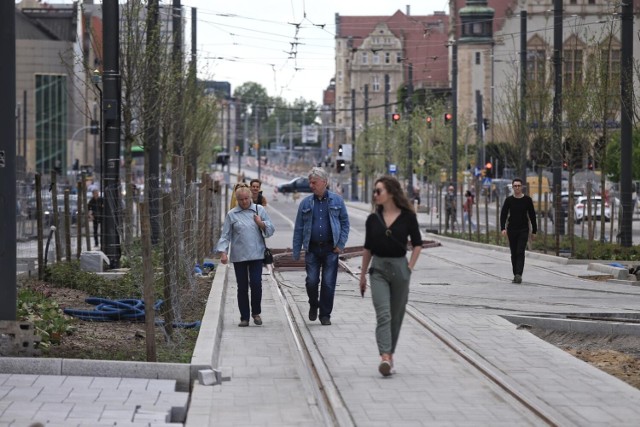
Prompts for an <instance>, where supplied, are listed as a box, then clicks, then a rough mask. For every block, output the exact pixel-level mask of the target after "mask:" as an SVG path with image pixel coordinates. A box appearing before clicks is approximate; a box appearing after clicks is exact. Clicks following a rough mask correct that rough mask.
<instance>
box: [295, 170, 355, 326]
mask: <svg viewBox="0 0 640 427" xmlns="http://www.w3.org/2000/svg"><path fill="white" fill-rule="evenodd" d="M328 179H329V177H328V175H327V172H326V171H325V170H324V169H322V168H313V169H311V171H310V172H309V186H310V187H311V191H313V194H312V195H310V196H307V197H305V198H304V199H302V201H301V202H300V206H299V207H298V214H297V216H296V224H295V227H294V230H293V259H294V260H298V259H300V251H301V249H304V250H305V257H304V260H305V268H306V273H307V277H306V279H305V285H306V288H307V296H308V297H309V320H311V321H313V320H316V319H317V318H318V310H319V311H320V323H322V324H323V325H330V324H331V312H332V311H333V297H334V295H335V291H336V279H337V277H338V255H339V254H340V252H342V251H343V250H344V247H345V245H346V244H347V238H348V237H349V215H348V214H347V208H346V206H345V204H344V200H343V199H342V197H340V196H339V195H337V194H336V193H333V192H331V191H329V190H327V182H328ZM321 270H322V283H321V282H320V273H321ZM318 287H320V292H319V294H320V295H319V296H318Z"/></svg>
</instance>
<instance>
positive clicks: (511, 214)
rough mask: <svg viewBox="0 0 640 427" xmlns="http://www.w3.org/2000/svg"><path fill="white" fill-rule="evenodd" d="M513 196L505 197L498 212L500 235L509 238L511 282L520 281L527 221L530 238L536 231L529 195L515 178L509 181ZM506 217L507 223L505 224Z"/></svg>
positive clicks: (534, 212)
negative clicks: (524, 192) (523, 191)
mask: <svg viewBox="0 0 640 427" xmlns="http://www.w3.org/2000/svg"><path fill="white" fill-rule="evenodd" d="M511 186H512V188H513V196H509V197H507V198H506V199H505V201H504V204H503V205H502V211H501V212H500V230H502V235H503V236H504V235H506V236H507V237H508V238H509V249H510V250H511V266H512V268H513V282H512V283H522V271H523V270H524V251H525V249H526V248H527V241H528V240H529V222H531V240H533V239H534V238H535V235H536V233H537V232H538V224H537V223H536V211H535V209H534V207H533V200H531V197H529V196H526V195H524V194H523V193H522V180H521V179H520V178H516V179H514V180H513V181H512V182H511ZM507 217H508V219H509V224H508V225H507Z"/></svg>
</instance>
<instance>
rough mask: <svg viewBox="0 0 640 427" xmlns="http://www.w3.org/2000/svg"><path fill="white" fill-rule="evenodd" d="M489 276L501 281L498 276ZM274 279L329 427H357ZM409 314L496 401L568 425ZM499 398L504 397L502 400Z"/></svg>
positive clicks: (287, 290)
mask: <svg viewBox="0 0 640 427" xmlns="http://www.w3.org/2000/svg"><path fill="white" fill-rule="evenodd" d="M340 267H341V270H342V271H343V272H345V273H346V274H348V275H349V276H351V277H352V278H355V279H357V278H359V277H360V272H359V271H356V270H355V269H353V268H351V266H350V265H349V263H348V262H345V261H344V260H341V261H340ZM487 275H488V276H491V277H495V278H499V276H496V275H492V274H487ZM273 278H274V280H275V282H276V283H277V287H278V292H279V296H280V298H281V300H282V304H283V305H284V306H285V307H286V311H287V317H288V320H289V328H290V331H291V333H292V334H294V335H295V336H296V340H295V341H296V345H297V349H298V351H299V352H300V354H301V357H302V358H303V359H304V360H306V361H307V370H308V372H309V375H310V376H311V377H312V379H313V381H314V382H315V384H316V387H317V394H318V396H319V397H318V399H319V400H320V401H321V402H322V412H323V413H324V416H325V419H326V420H328V421H329V423H330V424H329V425H335V426H352V425H356V422H355V420H354V417H353V415H352V414H351V412H350V411H349V409H348V407H347V405H346V404H345V401H344V400H343V398H342V397H341V394H340V390H339V387H338V386H337V385H336V383H335V382H334V380H333V378H332V376H331V373H330V369H329V367H328V366H327V364H326V363H325V361H324V359H323V356H322V351H321V350H320V349H319V348H318V346H317V345H316V342H315V340H314V338H313V334H312V332H311V331H310V330H309V328H308V326H307V324H306V322H305V321H304V315H303V314H302V313H301V312H300V309H299V308H298V306H297V304H296V303H295V301H294V299H293V298H294V297H293V294H292V293H291V292H292V289H291V287H290V286H288V285H287V284H286V283H285V281H284V280H283V278H282V277H280V276H279V274H278V271H277V268H276V269H274V272H273ZM353 298H355V296H354V297H353ZM406 314H407V320H409V321H411V322H414V323H415V324H416V325H418V327H419V328H420V329H421V330H423V331H424V334H425V335H426V336H428V337H430V338H434V339H435V340H437V341H439V342H441V343H443V344H444V346H445V347H446V348H447V349H448V350H449V351H451V352H452V353H453V354H455V355H456V356H457V358H458V359H459V360H460V363H462V364H463V365H465V366H467V367H469V368H470V369H473V370H474V371H476V372H478V373H479V374H481V376H482V377H484V378H485V380H486V381H488V382H489V383H490V384H492V387H491V389H492V390H493V393H494V394H495V395H496V399H498V400H501V401H507V402H512V405H516V406H520V407H521V408H523V409H522V410H526V411H527V412H528V413H529V416H528V419H530V420H531V419H533V420H537V422H533V424H535V425H549V426H559V425H568V424H567V420H566V419H565V418H564V417H563V416H562V415H560V414H558V413H557V412H556V411H554V410H553V409H551V408H549V407H548V405H547V404H546V403H544V402H542V401H540V400H539V399H538V398H537V397H535V396H534V395H532V394H528V393H527V392H526V391H523V390H522V389H521V388H519V387H518V386H517V384H513V383H512V382H511V381H510V380H509V379H508V378H506V377H505V376H504V375H502V374H501V373H500V370H499V369H496V367H494V366H493V365H491V364H490V363H489V362H487V361H485V360H484V359H483V358H482V357H481V356H479V355H477V354H476V353H475V352H474V351H473V350H472V349H470V348H468V347H467V346H465V345H464V344H463V343H461V342H459V341H458V340H456V339H455V337H453V336H451V335H450V334H449V333H448V332H447V331H446V330H444V329H442V328H441V327H440V326H439V325H437V324H436V323H434V322H432V321H431V320H430V319H428V318H427V317H426V316H424V315H422V314H421V313H419V312H418V311H417V310H416V309H414V308H412V307H410V306H407V312H406ZM405 322H406V320H405ZM499 394H502V396H500V395H499ZM569 424H570V423H569Z"/></svg>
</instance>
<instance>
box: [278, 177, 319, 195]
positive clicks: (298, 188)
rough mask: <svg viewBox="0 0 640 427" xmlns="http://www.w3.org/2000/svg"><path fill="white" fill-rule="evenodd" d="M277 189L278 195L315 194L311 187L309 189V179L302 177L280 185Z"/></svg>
mask: <svg viewBox="0 0 640 427" xmlns="http://www.w3.org/2000/svg"><path fill="white" fill-rule="evenodd" d="M276 188H277V189H278V193H296V192H298V193H313V191H311V187H309V179H308V178H304V177H301V176H299V177H297V178H294V179H292V180H291V181H289V182H285V183H284V184H280V185H278V186H277V187H276Z"/></svg>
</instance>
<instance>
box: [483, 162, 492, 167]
mask: <svg viewBox="0 0 640 427" xmlns="http://www.w3.org/2000/svg"><path fill="white" fill-rule="evenodd" d="M491 166H492V165H491V162H487V164H486V165H484V167H485V168H487V169H491Z"/></svg>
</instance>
